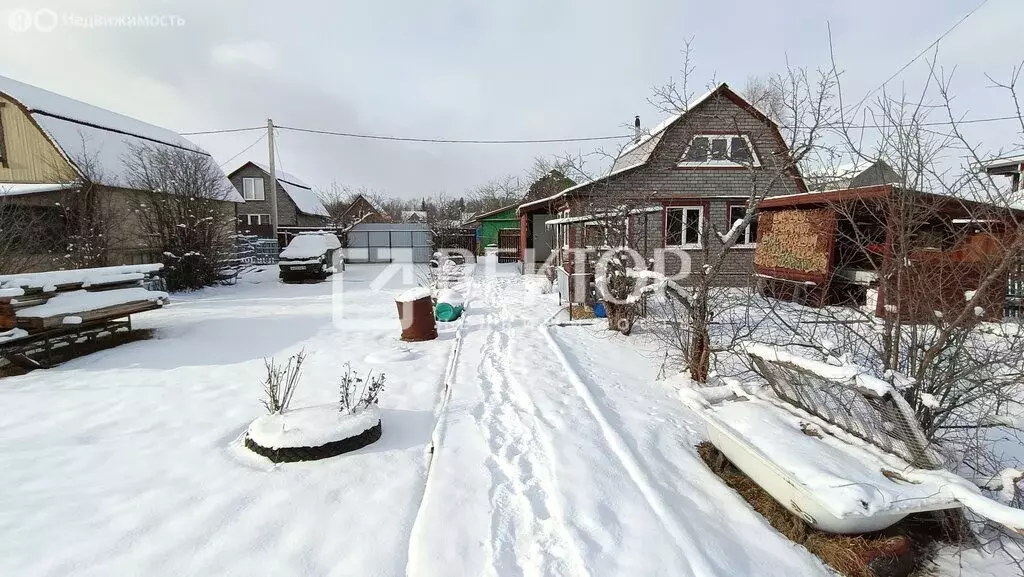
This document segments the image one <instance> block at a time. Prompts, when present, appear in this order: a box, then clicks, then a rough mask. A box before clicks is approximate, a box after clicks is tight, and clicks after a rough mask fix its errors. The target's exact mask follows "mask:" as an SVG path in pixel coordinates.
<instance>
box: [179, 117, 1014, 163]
mask: <svg viewBox="0 0 1024 577" xmlns="http://www.w3.org/2000/svg"><path fill="white" fill-rule="evenodd" d="M1019 120H1020V119H1019V118H1018V117H1017V116H993V117H988V118H965V119H963V120H956V121H951V120H942V121H935V122H915V123H908V124H853V123H844V124H842V127H843V128H865V129H867V128H878V129H882V128H896V127H899V126H953V125H959V124H981V123H986V122H1007V121H1014V122H1017V121H1019ZM275 128H277V129H278V130H290V131H292V132H302V133H307V134H321V135H327V136H340V137H344V138H361V139H369V140H385V141H393V142H428V143H441V144H550V143H559V142H587V141H599V140H619V139H624V138H633V137H634V135H632V134H618V135H610V136H584V137H577V138H532V139H531V138H524V139H493V140H492V139H458V138H420V137H412V136H390V135H382V134H360V133H355V132H339V131H333V130H319V129H315V128H299V127H295V126H275ZM249 130H266V127H260V128H233V129H226V130H213V131H201V132H182V133H181V134H182V135H197V134H223V133H229V132H243V131H249ZM264 138H266V134H263V135H261V136H260V138H259V139H258V140H257V141H256V142H254V143H252V144H251V145H249V146H248V147H247V148H246V149H245V150H243V151H242V152H241V153H239V155H241V154H242V153H244V152H246V151H248V150H249V149H251V148H252V147H253V146H256V144H257V143H258V142H260V141H261V140H262V139H264ZM236 156H237V155H236ZM233 158H234V157H233ZM233 158H232V159H233Z"/></svg>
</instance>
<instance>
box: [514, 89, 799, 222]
mask: <svg viewBox="0 0 1024 577" xmlns="http://www.w3.org/2000/svg"><path fill="white" fill-rule="evenodd" d="M718 95H721V96H724V97H725V98H728V99H729V100H731V101H733V102H734V103H735V104H736V105H737V106H739V107H740V108H743V109H744V110H746V111H747V112H749V113H750V114H752V115H754V117H755V118H757V119H758V120H760V121H762V122H766V123H768V124H769V126H770V127H771V128H772V129H773V130H774V131H775V132H776V134H778V135H779V139H780V141H781V139H782V136H781V133H780V132H779V125H778V123H776V122H775V121H774V120H772V119H771V118H770V117H769V116H768V115H767V114H765V113H764V112H762V111H761V110H760V109H759V108H757V106H755V105H754V104H752V103H751V102H749V101H748V100H747V99H745V98H743V97H742V96H740V95H739V94H738V93H736V92H735V91H734V90H733V89H732V88H730V87H729V85H728V84H727V83H725V82H722V83H721V84H719V85H718V86H716V87H714V88H712V89H711V90H708V91H707V92H705V93H704V94H702V95H700V96H699V97H697V98H696V99H695V100H694V101H693V102H691V103H689V104H688V105H687V106H686V110H683V111H680V112H678V113H676V114H673V115H671V116H669V117H668V118H666V119H665V120H663V121H661V122H660V123H659V124H658V125H657V126H655V127H654V128H652V129H651V130H650V131H649V132H648V133H647V134H646V135H644V136H643V137H641V138H640V140H639V141H637V142H634V143H632V144H630V145H629V146H627V147H625V148H623V149H622V151H621V152H619V155H618V156H617V157H616V158H615V161H614V162H612V166H611V168H610V169H609V171H608V174H605V175H604V176H601V177H598V178H595V179H594V180H591V181H589V182H581V183H579V184H577V185H575V186H570V187H568V188H566V189H564V190H562V191H561V192H559V193H557V194H554V195H551V196H549V197H547V198H541V199H538V200H534V201H530V202H527V203H523V204H521V205H519V208H518V210H519V211H522V210H523V209H528V208H531V207H535V206H539V205H542V204H546V203H550V202H552V201H555V200H558V199H559V198H561V197H563V196H565V195H566V194H568V193H570V192H573V191H575V190H579V189H581V188H586V187H588V186H590V185H592V184H595V183H598V182H601V181H603V180H606V179H608V178H611V177H613V176H617V175H620V174H623V173H626V172H629V171H631V170H634V169H636V168H640V167H641V166H644V165H646V164H647V162H648V161H649V160H650V159H651V154H653V153H654V150H655V149H656V148H657V147H658V144H659V143H661V139H662V137H663V136H664V135H665V133H666V132H667V131H668V129H669V128H670V127H671V126H672V125H674V124H675V123H676V122H679V121H680V120H682V119H683V118H684V117H685V116H686V115H687V114H689V113H690V112H693V111H694V110H695V109H697V108H699V107H700V106H701V105H703V104H705V103H707V102H709V101H711V99H712V98H713V97H715V96H718Z"/></svg>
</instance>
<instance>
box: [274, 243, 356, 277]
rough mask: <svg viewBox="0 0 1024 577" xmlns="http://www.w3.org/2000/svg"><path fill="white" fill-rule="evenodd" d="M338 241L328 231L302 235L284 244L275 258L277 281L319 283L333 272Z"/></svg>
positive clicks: (339, 253)
mask: <svg viewBox="0 0 1024 577" xmlns="http://www.w3.org/2000/svg"><path fill="white" fill-rule="evenodd" d="M340 249H341V242H340V241H339V240H338V236H337V235H335V234H334V233H331V232H324V231H317V232H302V233H299V234H298V235H296V236H295V238H293V239H292V240H291V242H289V243H288V246H286V247H285V248H284V250H283V251H281V256H280V257H279V259H278V267H280V270H281V272H280V277H281V280H283V281H285V282H290V281H302V280H317V279H319V280H323V279H325V278H327V277H328V276H330V275H332V274H334V273H335V272H337V270H338V268H337V267H339V266H341V265H340V262H341V258H340V255H341V251H340Z"/></svg>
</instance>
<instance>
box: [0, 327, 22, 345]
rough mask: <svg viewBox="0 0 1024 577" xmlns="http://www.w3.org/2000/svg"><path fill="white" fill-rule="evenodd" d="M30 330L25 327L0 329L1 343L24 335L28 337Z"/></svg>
mask: <svg viewBox="0 0 1024 577" xmlns="http://www.w3.org/2000/svg"><path fill="white" fill-rule="evenodd" d="M27 336H28V331H26V330H25V329H17V328H15V329H11V330H8V331H0V343H6V342H7V341H13V340H15V339H20V338H22V337H27Z"/></svg>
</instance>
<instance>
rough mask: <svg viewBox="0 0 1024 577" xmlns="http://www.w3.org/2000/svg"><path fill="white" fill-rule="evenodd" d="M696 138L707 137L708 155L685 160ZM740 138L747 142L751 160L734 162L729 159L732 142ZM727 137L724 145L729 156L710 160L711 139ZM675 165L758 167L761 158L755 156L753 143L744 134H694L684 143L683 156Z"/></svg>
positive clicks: (694, 166)
mask: <svg viewBox="0 0 1024 577" xmlns="http://www.w3.org/2000/svg"><path fill="white" fill-rule="evenodd" d="M698 138H707V139H708V157H707V159H706V160H686V155H687V154H689V152H690V148H691V147H692V146H693V141H694V140H696V139H698ZM736 138H742V139H743V140H744V141H745V142H746V143H747V150H749V151H750V160H751V162H750V163H749V164H748V163H745V162H736V161H734V160H731V158H732V142H733V139H736ZM725 139H728V140H729V143H728V145H727V147H726V151H727V154H728V155H729V157H730V158H727V159H724V160H711V141H712V140H725ZM676 166H680V167H684V168H731V167H742V166H753V167H760V166H761V160H760V159H759V158H758V157H757V152H756V151H755V150H754V144H753V143H752V142H750V137H749V136H747V135H746V134H694V135H693V136H692V137H691V138H690V143H689V144H687V145H686V150H685V151H684V152H683V156H682V157H681V158H680V159H679V162H678V163H676Z"/></svg>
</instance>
